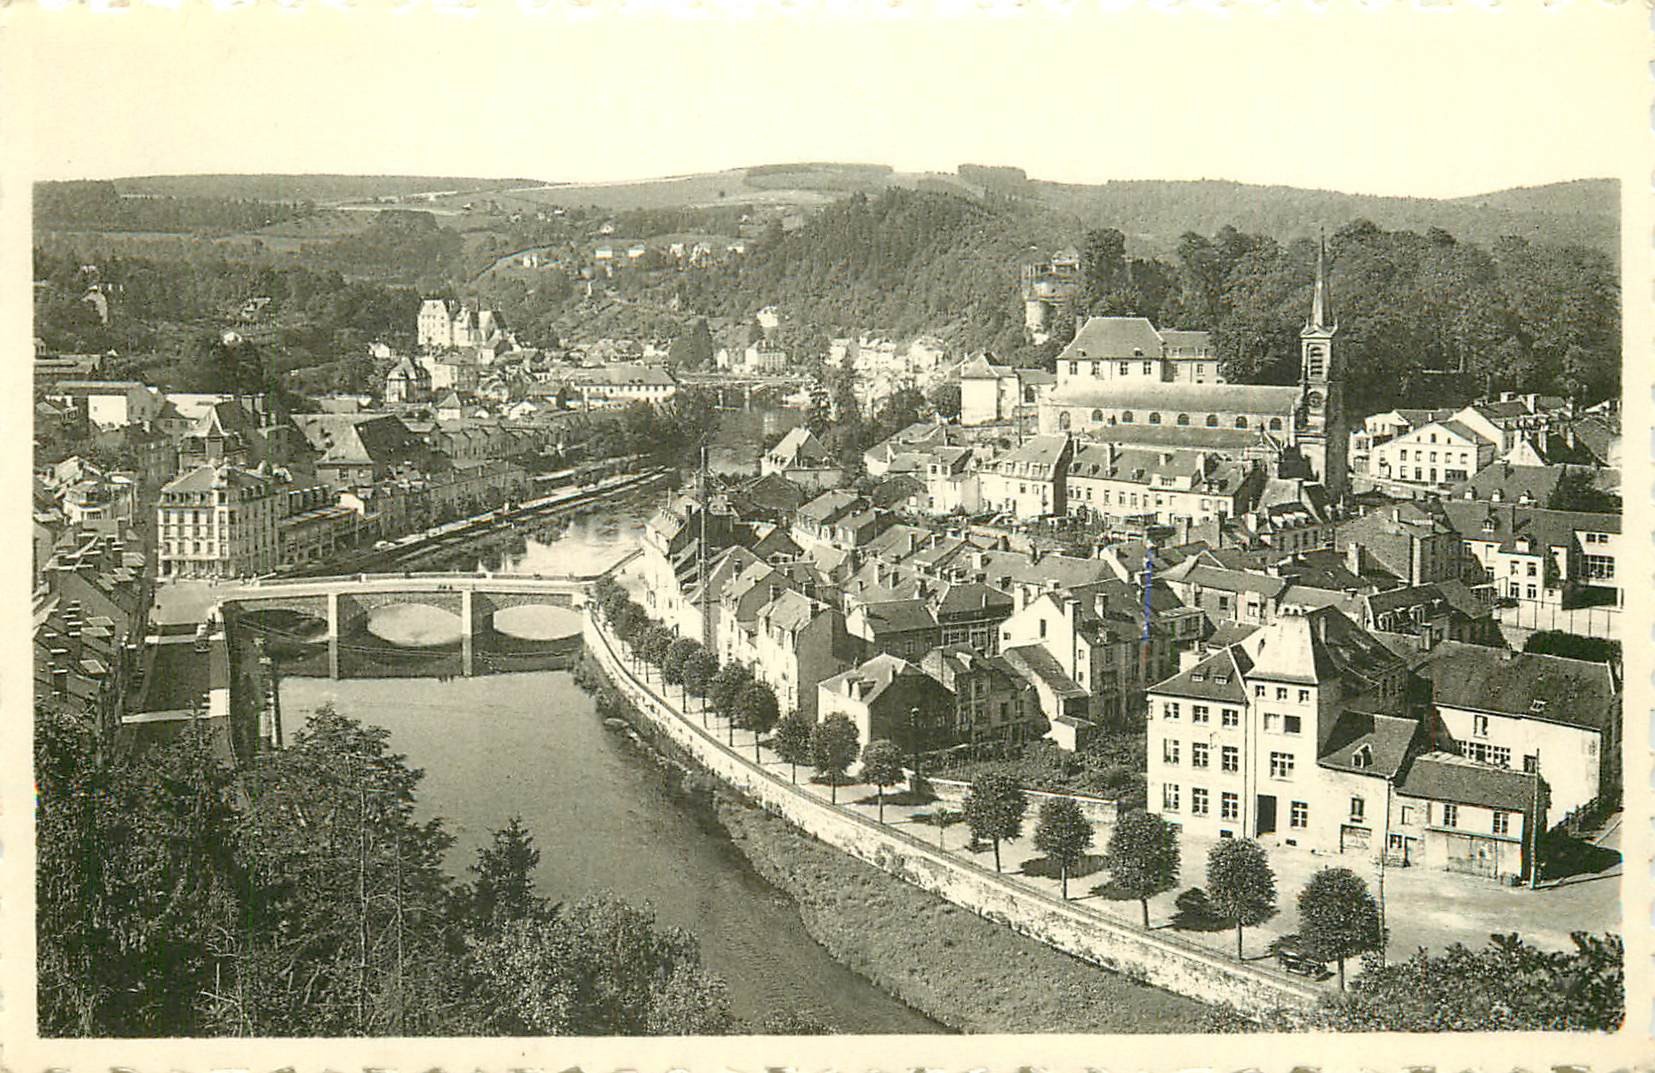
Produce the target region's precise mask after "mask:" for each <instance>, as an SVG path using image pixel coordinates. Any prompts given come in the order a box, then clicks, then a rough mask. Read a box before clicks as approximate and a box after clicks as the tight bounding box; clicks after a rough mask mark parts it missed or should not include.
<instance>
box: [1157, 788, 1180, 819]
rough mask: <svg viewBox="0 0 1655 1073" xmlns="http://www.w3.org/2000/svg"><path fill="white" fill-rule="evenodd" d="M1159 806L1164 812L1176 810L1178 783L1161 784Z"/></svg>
mask: <svg viewBox="0 0 1655 1073" xmlns="http://www.w3.org/2000/svg"><path fill="white" fill-rule="evenodd" d="M1161 808H1162V809H1163V810H1164V811H1166V812H1177V811H1178V784H1177V783H1175V782H1169V783H1165V784H1163V785H1162V786H1161Z"/></svg>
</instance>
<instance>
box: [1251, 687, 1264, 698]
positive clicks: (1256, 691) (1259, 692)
mask: <svg viewBox="0 0 1655 1073" xmlns="http://www.w3.org/2000/svg"><path fill="white" fill-rule="evenodd" d="M1253 696H1255V697H1262V696H1264V687H1263V686H1254V687H1253Z"/></svg>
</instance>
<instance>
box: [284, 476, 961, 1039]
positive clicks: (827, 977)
mask: <svg viewBox="0 0 1655 1073" xmlns="http://www.w3.org/2000/svg"><path fill="white" fill-rule="evenodd" d="M659 495H660V492H659V491H658V490H657V491H655V492H652V493H648V494H645V495H641V496H635V497H627V498H626V499H625V500H623V501H620V502H617V503H613V504H610V505H607V506H605V507H604V508H602V509H601V510H599V511H596V512H593V513H589V514H585V515H582V516H580V517H577V518H574V519H572V520H570V521H569V522H568V523H567V524H566V525H564V524H562V523H560V524H559V525H556V526H550V527H546V528H542V529H541V530H539V533H540V534H541V535H528V536H526V537H525V539H524V541H523V544H522V549H521V550H516V549H513V550H511V551H509V552H507V553H506V554H505V555H504V557H503V558H504V561H503V562H502V563H501V568H502V569H504V570H508V571H513V572H527V573H533V572H536V571H539V572H543V573H554V572H556V573H561V572H574V573H588V572H595V571H597V570H602V569H604V568H605V567H607V566H609V565H611V564H613V563H614V562H616V561H618V560H619V559H620V558H622V557H623V556H625V555H626V554H627V553H628V552H630V551H631V550H632V549H633V548H635V547H636V546H637V540H638V533H639V531H640V529H641V527H642V525H643V522H644V520H645V518H646V517H647V514H648V511H649V510H650V509H651V508H652V506H653V504H654V503H655V502H656V501H658V498H659ZM542 536H544V539H542ZM281 688H282V707H283V708H284V710H286V711H288V712H290V713H293V715H294V716H297V715H298V714H299V713H308V712H310V711H312V710H314V709H315V708H316V707H317V706H318V705H320V704H321V703H322V702H324V701H328V700H331V701H333V702H334V704H335V705H336V706H337V707H338V709H339V710H340V711H341V712H342V713H344V714H347V715H350V716H352V717H355V718H358V719H361V720H363V721H364V722H367V723H371V724H374V725H377V726H381V727H383V728H385V729H386V730H388V731H390V735H391V737H390V743H391V747H392V748H393V749H394V750H396V751H397V752H400V753H403V754H404V755H406V756H407V758H408V763H409V764H410V765H411V766H413V767H416V768H423V769H424V771H425V779H424V782H423V783H422V785H421V788H420V802H421V807H422V808H423V810H424V812H425V815H426V816H441V817H443V818H444V819H445V821H446V822H447V826H448V828H449V830H450V831H451V832H452V833H453V834H454V835H455V837H456V841H455V844H454V847H453V849H452V850H451V851H450V855H449V859H448V865H449V870H450V872H451V873H453V874H454V875H456V876H464V875H465V868H466V866H467V865H469V864H470V863H471V862H472V861H473V860H474V859H475V857H476V852H477V850H478V848H479V847H480V846H482V845H484V844H485V843H486V842H487V841H488V839H489V836H490V833H491V832H492V831H493V830H494V829H495V828H496V827H499V826H501V825H503V824H504V823H505V822H506V821H507V819H509V818H510V817H511V816H512V815H520V816H521V817H522V818H523V822H524V823H525V825H526V826H527V827H528V828H529V829H530V831H532V832H533V833H534V836H535V840H536V843H537V844H538V845H539V847H540V849H541V859H540V868H539V872H538V875H537V879H538V882H539V886H540V890H541V892H542V893H543V894H545V895H547V896H549V897H551V898H554V899H560V898H561V899H574V898H578V897H579V896H581V895H583V894H587V893H591V892H594V891H600V890H611V891H614V892H615V893H617V894H618V895H620V896H621V897H622V898H624V899H626V900H627V901H631V902H634V903H642V902H648V903H650V904H651V905H652V906H653V907H654V908H655V911H656V913H657V916H658V918H659V919H660V920H661V921H662V922H663V923H667V924H677V925H681V926H683V927H685V928H688V929H689V930H690V931H692V932H694V933H695V935H696V937H697V938H698V939H699V940H700V943H701V950H702V955H703V958H704V960H705V961H706V963H707V965H708V967H709V968H711V969H713V970H714V971H716V972H718V973H719V974H720V975H722V976H723V977H724V978H725V979H726V980H727V981H728V982H729V985H730V997H731V1003H732V1005H733V1007H734V1008H735V1012H736V1014H737V1015H738V1016H741V1017H754V1018H756V1017H759V1016H762V1015H763V1014H764V1013H766V1012H769V1011H771V1010H778V1009H791V1010H798V1011H801V1012H805V1013H809V1014H812V1015H814V1016H815V1017H817V1018H818V1019H820V1020H822V1021H824V1022H826V1023H828V1024H830V1025H833V1026H834V1027H835V1028H836V1029H838V1030H840V1031H844V1032H861V1033H912V1032H938V1031H942V1028H941V1026H939V1025H937V1024H935V1023H934V1022H932V1021H930V1020H928V1019H926V1018H925V1017H923V1016H921V1015H920V1014H918V1013H916V1012H914V1011H913V1010H910V1009H908V1008H907V1007H906V1006H904V1005H902V1004H901V1003H900V1002H898V1001H897V1000H896V999H893V998H891V997H890V996H888V995H886V994H885V993H883V992H881V991H879V990H878V989H876V988H875V987H873V986H872V985H871V984H869V983H868V982H867V981H866V980H864V979H863V978H862V977H860V976H858V975H856V974H855V973H853V972H852V971H850V970H849V969H847V968H845V967H844V966H842V965H840V964H839V963H837V962H835V961H834V960H833V959H832V958H831V957H829V956H828V954H827V952H826V951H825V950H823V949H822V947H820V946H819V945H817V943H816V942H815V941H814V940H813V939H811V938H810V936H809V934H808V933H807V932H806V931H805V930H804V926H803V924H802V923H801V922H800V920H799V916H798V912H797V910H796V909H795V908H794V907H793V906H792V904H791V903H790V902H789V900H788V899H787V897H786V896H785V895H784V894H782V893H781V892H779V891H778V890H776V889H775V888H774V887H772V886H770V884H768V883H767V882H765V881H764V880H763V879H762V878H760V877H759V876H758V875H757V874H756V873H755V872H754V871H753V869H752V867H751V866H750V865H749V863H748V862H747V860H746V858H745V857H743V856H742V855H741V852H740V850H738V849H736V848H735V847H734V846H733V845H731V844H730V842H729V839H728V838H727V836H726V835H725V833H724V830H723V828H722V827H720V826H719V825H718V823H717V821H716V820H715V819H714V818H713V817H712V816H711V815H710V814H709V812H708V810H707V807H706V805H705V804H704V803H702V802H700V801H699V800H697V799H696V798H694V797H692V796H690V795H688V794H686V793H685V792H684V791H683V790H682V789H681V788H680V786H679V776H678V775H677V773H676V772H675V771H674V770H672V769H670V768H665V767H663V766H662V765H660V764H659V763H658V762H657V761H656V760H655V758H654V757H653V756H652V755H651V754H649V753H648V752H647V751H645V750H644V749H643V748H642V747H640V746H638V745H636V744H634V743H633V742H632V740H631V739H630V738H628V737H627V736H625V735H623V734H620V733H617V732H615V731H613V730H609V729H607V728H606V727H605V726H604V725H603V722H602V720H600V719H599V718H598V717H597V715H596V712H595V709H594V706H593V702H592V698H591V697H589V696H588V695H587V694H586V693H585V692H583V691H582V690H581V689H579V688H578V687H577V686H576V685H575V684H574V682H573V681H572V680H571V678H570V676H569V675H568V674H567V673H565V672H561V671H547V672H536V673H528V674H505V675H491V676H487V677H480V678H470V679H465V678H457V679H449V680H446V681H437V680H433V679H429V678H419V679H358V680H345V681H329V680H326V679H316V678H299V677H287V678H284V679H283V681H282V687H281Z"/></svg>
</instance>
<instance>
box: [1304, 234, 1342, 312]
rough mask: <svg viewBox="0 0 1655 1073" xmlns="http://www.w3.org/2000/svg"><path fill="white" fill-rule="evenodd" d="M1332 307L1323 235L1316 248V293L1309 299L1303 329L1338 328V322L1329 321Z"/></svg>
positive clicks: (1324, 235) (1325, 242)
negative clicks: (1308, 307) (1307, 313)
mask: <svg viewBox="0 0 1655 1073" xmlns="http://www.w3.org/2000/svg"><path fill="white" fill-rule="evenodd" d="M1332 306H1333V303H1332V300H1331V299H1330V296H1329V294H1328V289H1327V235H1326V234H1325V233H1324V234H1323V235H1322V236H1321V241H1320V242H1319V244H1318V245H1317V247H1316V291H1315V294H1314V295H1313V296H1312V297H1311V299H1310V319H1309V320H1308V321H1306V322H1305V327H1306V328H1307V329H1315V330H1318V331H1327V332H1331V331H1332V330H1333V329H1336V328H1338V327H1339V322H1338V321H1336V320H1333V319H1331V318H1332V314H1333V309H1332Z"/></svg>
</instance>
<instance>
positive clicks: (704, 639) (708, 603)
mask: <svg viewBox="0 0 1655 1073" xmlns="http://www.w3.org/2000/svg"><path fill="white" fill-rule="evenodd" d="M700 485H701V539H700V549H699V550H700V555H699V556H698V559H697V563H696V572H697V574H698V580H699V582H700V584H701V643H702V644H703V645H706V646H708V647H711V646H712V643H713V601H712V593H711V592H710V591H709V590H708V588H707V582H708V578H707V510H708V508H709V507H710V506H711V505H712V499H711V494H712V482H711V480H710V474H709V473H708V472H707V441H706V438H705V437H703V438H702V440H701V456H700Z"/></svg>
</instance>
